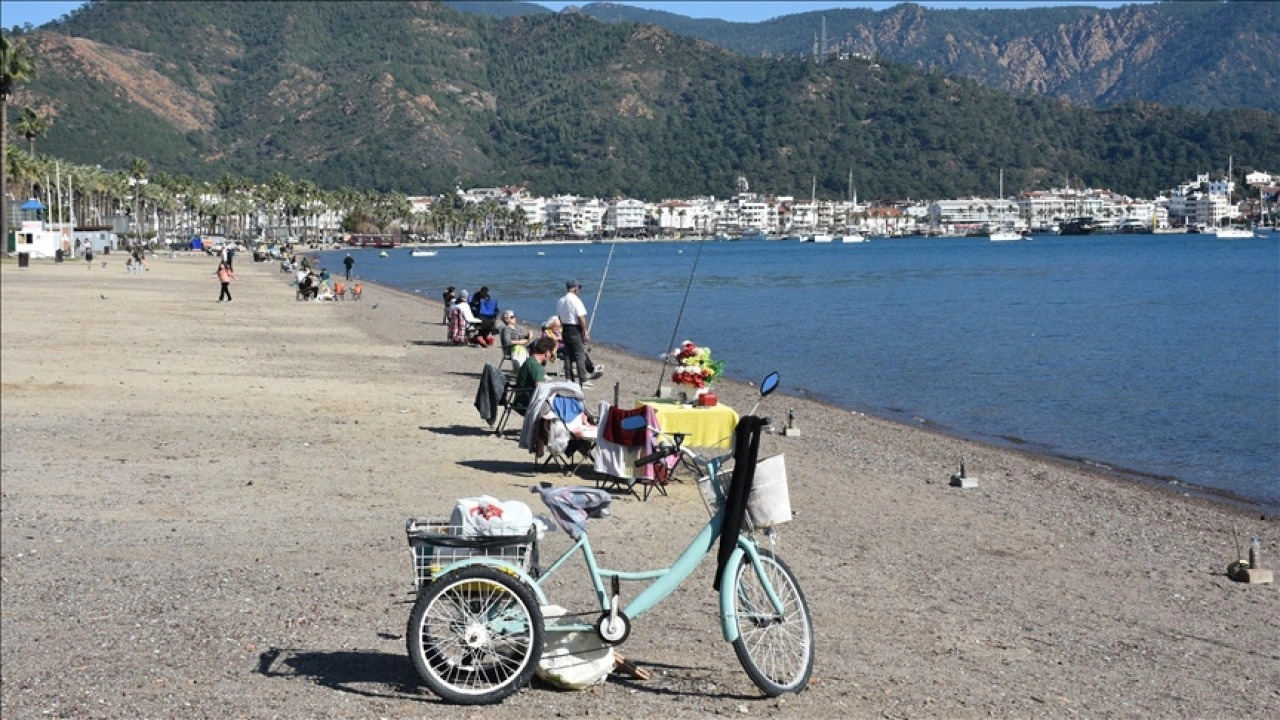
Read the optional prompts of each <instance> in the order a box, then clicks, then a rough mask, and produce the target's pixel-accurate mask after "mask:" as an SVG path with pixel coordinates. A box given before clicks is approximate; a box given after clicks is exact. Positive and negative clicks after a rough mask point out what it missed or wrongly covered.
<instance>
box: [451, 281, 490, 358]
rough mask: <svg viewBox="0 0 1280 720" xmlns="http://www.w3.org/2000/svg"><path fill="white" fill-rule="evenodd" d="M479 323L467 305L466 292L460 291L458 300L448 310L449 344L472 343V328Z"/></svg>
mask: <svg viewBox="0 0 1280 720" xmlns="http://www.w3.org/2000/svg"><path fill="white" fill-rule="evenodd" d="M479 322H480V321H478V320H476V316H475V315H474V314H473V313H472V312H471V305H470V304H469V303H467V291H466V290H460V291H459V292H458V299H457V300H456V301H455V302H454V303H453V307H451V308H449V342H450V343H452V344H454V345H466V344H467V343H468V342H474V341H475V340H474V328H475V326H476V325H478V324H479ZM483 344H486V345H487V344H489V343H483Z"/></svg>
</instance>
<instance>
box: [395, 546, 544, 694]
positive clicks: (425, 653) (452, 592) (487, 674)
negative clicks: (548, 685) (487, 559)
mask: <svg viewBox="0 0 1280 720" xmlns="http://www.w3.org/2000/svg"><path fill="white" fill-rule="evenodd" d="M544 642H545V633H544V628H543V619H542V610H541V608H540V607H539V606H538V601H537V599H536V597H535V596H534V594H533V591H532V590H531V589H529V587H528V586H526V585H525V584H524V582H522V581H521V580H520V579H519V578H517V577H515V576H514V575H512V574H510V573H507V572H504V571H503V570H501V569H499V568H496V567H492V566H486V565H470V566H467V567H463V568H459V569H457V570H454V571H453V572H450V573H448V574H447V575H444V576H442V577H440V578H437V579H436V580H435V581H433V582H432V583H431V584H430V585H427V586H425V587H424V588H422V590H421V591H420V592H419V594H418V600H417V602H416V603H414V606H413V612H412V613H411V614H410V616H409V627H408V630H407V631H406V633H405V643H406V645H407V648H408V651H409V657H410V658H412V659H413V665H414V667H415V668H416V669H417V671H418V675H420V676H421V677H422V680H423V682H425V683H426V685H427V687H428V688H430V689H431V691H432V692H433V693H435V694H436V695H439V696H440V698H441V699H443V700H445V701H446V702H451V703H457V704H460V705H485V704H492V703H497V702H501V701H502V700H503V699H505V698H506V697H508V696H510V695H511V694H512V693H515V692H516V691H517V690H519V689H520V688H522V687H524V686H525V685H527V684H529V678H530V677H532V676H533V671H534V668H535V666H536V665H537V663H538V661H539V660H540V659H541V658H542V649H543V644H544Z"/></svg>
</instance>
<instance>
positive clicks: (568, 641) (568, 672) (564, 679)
mask: <svg viewBox="0 0 1280 720" xmlns="http://www.w3.org/2000/svg"><path fill="white" fill-rule="evenodd" d="M564 614H565V609H564V608H562V607H560V606H558V605H547V606H544V607H543V608H542V617H543V620H545V621H546V627H547V642H546V646H545V647H544V648H543V650H542V659H541V660H539V661H538V667H537V668H536V669H535V670H534V672H535V673H536V674H537V675H538V678H539V679H541V680H542V681H543V682H545V683H547V684H548V685H551V686H552V687H556V688H559V689H561V690H585V689H586V688H589V687H591V686H592V685H598V684H599V683H602V682H604V680H605V678H607V677H609V673H610V672H613V668H614V666H615V665H616V664H617V658H616V657H615V656H614V654H613V648H612V647H611V646H609V645H605V644H604V641H603V640H601V639H600V637H599V636H598V635H596V634H595V633H591V632H586V633H580V632H556V630H555V627H556V626H555V618H558V617H561V616H563V615H564Z"/></svg>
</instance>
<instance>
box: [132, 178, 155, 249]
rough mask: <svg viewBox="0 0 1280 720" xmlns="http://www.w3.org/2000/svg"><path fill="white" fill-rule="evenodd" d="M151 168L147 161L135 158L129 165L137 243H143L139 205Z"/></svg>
mask: <svg viewBox="0 0 1280 720" xmlns="http://www.w3.org/2000/svg"><path fill="white" fill-rule="evenodd" d="M149 169H150V167H149V166H148V165H147V161H146V160H143V159H142V158H140V157H135V158H134V159H133V162H131V163H129V181H130V182H131V184H132V185H133V222H134V223H135V224H136V226H137V228H138V229H137V234H138V237H137V241H138V242H139V243H141V242H142V206H141V205H140V204H139V196H140V195H141V190H142V184H143V183H144V182H146V180H147V171H148V170H149Z"/></svg>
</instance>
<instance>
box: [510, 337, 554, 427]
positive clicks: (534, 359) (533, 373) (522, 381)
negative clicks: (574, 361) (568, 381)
mask: <svg viewBox="0 0 1280 720" xmlns="http://www.w3.org/2000/svg"><path fill="white" fill-rule="evenodd" d="M555 351H556V343H555V341H554V340H552V339H551V338H545V337H542V338H538V339H537V340H534V341H533V344H532V345H530V346H529V359H528V360H526V361H525V363H524V364H523V365H521V366H520V370H519V371H518V372H516V389H515V393H514V394H513V395H512V397H511V409H512V410H515V411H516V412H518V413H520V414H521V415H524V413H525V411H526V410H528V409H529V401H530V400H531V399H533V391H534V390H535V389H536V388H537V387H538V383H540V382H542V381H544V380H546V379H547V371H546V368H545V365H546V364H547V361H548V360H549V359H551V356H552V355H553V354H554V353H555Z"/></svg>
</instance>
